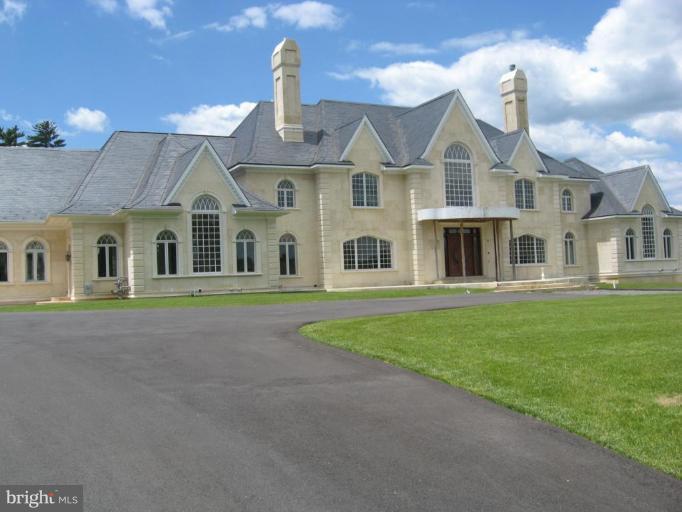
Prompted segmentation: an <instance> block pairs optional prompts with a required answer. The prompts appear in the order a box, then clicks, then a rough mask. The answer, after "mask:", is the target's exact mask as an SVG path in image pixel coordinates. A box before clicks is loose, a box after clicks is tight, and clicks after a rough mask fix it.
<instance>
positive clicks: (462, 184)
mask: <svg viewBox="0 0 682 512" xmlns="http://www.w3.org/2000/svg"><path fill="white" fill-rule="evenodd" d="M444 156H445V158H444V165H445V180H444V183H445V205H446V206H473V205H474V190H473V176H472V170H471V157H470V156H469V152H468V151H467V150H466V148H465V147H464V146H462V145H461V144H453V145H452V146H450V147H448V148H447V149H446V150H445V155H444Z"/></svg>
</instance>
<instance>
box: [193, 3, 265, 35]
mask: <svg viewBox="0 0 682 512" xmlns="http://www.w3.org/2000/svg"><path fill="white" fill-rule="evenodd" d="M267 24H268V12H267V9H266V8H265V7H256V6H254V7H247V8H246V9H244V10H243V11H242V12H241V14H237V15H235V16H232V17H231V18H230V21H228V22H227V23H225V24H220V23H210V24H209V25H206V28H213V29H215V30H220V31H221V32H232V31H233V30H241V29H244V28H248V27H256V28H265V27H266V25H267Z"/></svg>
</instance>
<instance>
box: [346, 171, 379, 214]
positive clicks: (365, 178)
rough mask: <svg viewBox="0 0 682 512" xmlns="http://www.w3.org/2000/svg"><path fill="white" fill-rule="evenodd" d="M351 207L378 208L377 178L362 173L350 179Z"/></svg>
mask: <svg viewBox="0 0 682 512" xmlns="http://www.w3.org/2000/svg"><path fill="white" fill-rule="evenodd" d="M351 189H352V193H353V206H364V207H377V206H379V178H377V177H376V176H375V175H373V174H369V173H366V172H362V173H359V174H354V175H353V176H352V178H351Z"/></svg>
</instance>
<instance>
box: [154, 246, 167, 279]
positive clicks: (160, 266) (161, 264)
mask: <svg viewBox="0 0 682 512" xmlns="http://www.w3.org/2000/svg"><path fill="white" fill-rule="evenodd" d="M156 272H157V273H158V274H159V275H160V276H165V275H166V244H156Z"/></svg>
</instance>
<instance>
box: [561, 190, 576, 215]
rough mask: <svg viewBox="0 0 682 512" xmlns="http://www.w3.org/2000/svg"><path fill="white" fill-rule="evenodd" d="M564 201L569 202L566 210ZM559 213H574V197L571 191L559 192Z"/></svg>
mask: <svg viewBox="0 0 682 512" xmlns="http://www.w3.org/2000/svg"><path fill="white" fill-rule="evenodd" d="M566 200H568V201H569V203H570V204H569V206H568V208H567V207H566ZM561 211H562V212H563V213H574V212H575V196H574V195H573V191H571V190H570V189H568V188H565V189H563V190H562V191H561Z"/></svg>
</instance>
